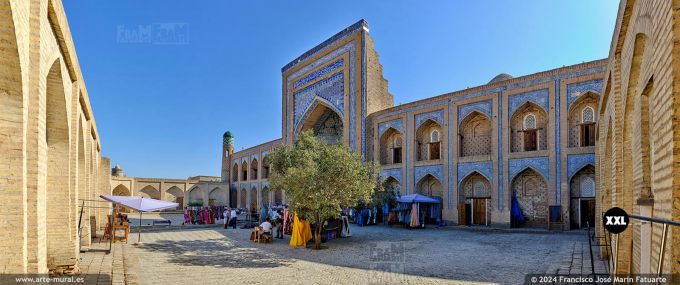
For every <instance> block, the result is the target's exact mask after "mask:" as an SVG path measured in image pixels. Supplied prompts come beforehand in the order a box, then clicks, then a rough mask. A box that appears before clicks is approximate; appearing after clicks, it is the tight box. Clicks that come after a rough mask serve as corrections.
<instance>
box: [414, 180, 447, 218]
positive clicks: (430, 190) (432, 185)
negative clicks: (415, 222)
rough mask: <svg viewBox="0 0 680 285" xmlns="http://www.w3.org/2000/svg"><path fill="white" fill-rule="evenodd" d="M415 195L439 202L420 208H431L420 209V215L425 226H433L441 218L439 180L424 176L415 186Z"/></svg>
mask: <svg viewBox="0 0 680 285" xmlns="http://www.w3.org/2000/svg"><path fill="white" fill-rule="evenodd" d="M416 193H418V194H420V195H425V196H430V197H432V198H434V199H437V200H439V204H423V205H422V206H427V207H432V209H427V210H425V211H423V209H425V208H424V207H421V215H424V216H425V223H426V224H435V223H437V220H441V217H442V201H443V199H442V196H443V195H442V194H443V193H442V184H441V182H439V179H437V178H436V177H434V176H432V175H431V174H427V175H425V176H424V177H423V178H421V179H420V181H418V183H417V184H416Z"/></svg>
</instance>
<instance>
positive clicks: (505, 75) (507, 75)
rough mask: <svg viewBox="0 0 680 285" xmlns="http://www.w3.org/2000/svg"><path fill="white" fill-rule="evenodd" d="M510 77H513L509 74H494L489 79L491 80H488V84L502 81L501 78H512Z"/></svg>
mask: <svg viewBox="0 0 680 285" xmlns="http://www.w3.org/2000/svg"><path fill="white" fill-rule="evenodd" d="M512 78H514V77H512V75H510V74H507V73H501V74H498V75H496V77H494V78H493V79H491V81H489V84H491V83H496V82H499V81H503V80H508V79H512Z"/></svg>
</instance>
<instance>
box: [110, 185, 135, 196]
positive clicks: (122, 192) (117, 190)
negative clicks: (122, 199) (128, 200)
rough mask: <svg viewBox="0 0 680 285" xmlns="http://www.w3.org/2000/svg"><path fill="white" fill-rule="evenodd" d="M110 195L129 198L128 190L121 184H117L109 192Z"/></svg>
mask: <svg viewBox="0 0 680 285" xmlns="http://www.w3.org/2000/svg"><path fill="white" fill-rule="evenodd" d="M111 195H114V196H130V189H128V188H127V187H126V186H125V185H123V184H118V185H117V186H116V187H114V188H113V190H112V191H111Z"/></svg>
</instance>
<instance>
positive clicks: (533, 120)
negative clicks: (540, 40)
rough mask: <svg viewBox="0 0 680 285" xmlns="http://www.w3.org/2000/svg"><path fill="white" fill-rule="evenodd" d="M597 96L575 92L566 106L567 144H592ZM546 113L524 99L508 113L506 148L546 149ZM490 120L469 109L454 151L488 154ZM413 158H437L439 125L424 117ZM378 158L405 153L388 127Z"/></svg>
mask: <svg viewBox="0 0 680 285" xmlns="http://www.w3.org/2000/svg"><path fill="white" fill-rule="evenodd" d="M598 98H599V96H598V95H597V94H596V93H595V92H592V91H589V92H586V93H584V94H582V95H579V96H578V98H577V99H576V100H575V101H574V102H573V103H572V104H571V106H570V107H569V109H568V117H567V121H568V123H569V126H568V129H569V130H568V135H569V147H587V146H594V145H595V123H596V121H595V118H596V116H595V114H594V108H596V106H597V100H598ZM548 122H549V119H548V113H547V112H546V111H545V110H544V109H543V108H542V107H540V106H538V105H537V104H535V103H533V102H531V101H527V102H526V103H524V104H523V105H522V106H520V107H519V108H518V109H517V110H516V111H515V112H514V113H513V115H512V116H511V117H510V121H509V123H510V151H511V152H525V151H537V150H547V148H548V136H549V135H550V134H549V132H548V131H547V130H548V128H547V126H548ZM492 131H493V124H492V120H491V118H490V117H489V116H488V115H487V114H484V113H482V112H479V111H473V112H471V113H470V114H468V115H466V116H465V118H463V120H461V122H460V124H459V128H458V142H459V143H458V146H459V150H458V154H459V156H460V157H468V156H479V155H491V154H492V151H493V140H492V137H493V136H492ZM415 136H416V141H415V145H414V148H415V149H414V151H415V153H416V161H424V160H438V159H440V158H441V136H442V126H441V125H440V124H439V123H437V122H435V121H434V120H431V119H430V120H427V121H426V122H425V123H423V124H421V125H420V126H419V127H418V129H417V130H416V132H415ZM378 143H379V144H380V147H379V161H380V164H382V165H389V164H398V163H402V162H403V157H404V156H405V154H406V153H405V151H406V150H405V148H404V134H403V133H402V132H401V131H399V130H397V129H396V128H392V127H390V128H388V129H387V130H386V131H385V132H383V133H382V134H381V135H380V137H379V139H378Z"/></svg>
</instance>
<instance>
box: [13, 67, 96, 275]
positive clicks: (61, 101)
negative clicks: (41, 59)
mask: <svg viewBox="0 0 680 285" xmlns="http://www.w3.org/2000/svg"><path fill="white" fill-rule="evenodd" d="M64 82H65V81H64V78H63V74H62V63H61V60H60V59H56V60H54V61H53V62H52V65H51V66H50V69H49V72H48V74H47V78H46V86H45V87H46V90H45V94H46V109H45V138H44V141H45V142H46V144H47V145H46V146H47V161H46V162H47V169H46V171H45V174H46V176H47V177H46V182H47V183H46V185H48V186H46V193H47V196H46V199H45V201H46V204H47V207H46V208H47V212H48V213H50V215H48V217H47V230H46V232H47V266H48V268H54V267H55V266H58V265H64V264H71V263H72V261H71V260H72V258H74V253H73V252H71V250H70V249H72V248H73V246H72V245H70V239H65V238H51V237H50V236H52V235H58V234H59V233H60V232H62V231H63V230H64V229H63V227H64V225H63V223H64V220H63V218H57V217H70V209H71V207H70V206H69V205H71V201H70V199H69V195H70V190H71V189H70V187H69V186H70V183H69V180H70V175H69V174H70V173H69V169H68V168H67V167H66V166H67V165H69V157H70V152H69V148H70V136H69V133H70V128H69V122H68V109H67V103H66V102H67V100H66V94H67V92H66V91H65V90H64ZM3 112H4V111H3ZM88 194H90V193H88ZM84 199H91V197H89V196H86V197H84ZM87 203H88V204H89V202H87ZM88 218H89V217H88ZM68 222H70V221H68Z"/></svg>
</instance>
